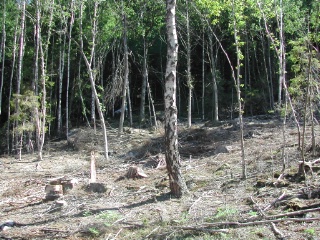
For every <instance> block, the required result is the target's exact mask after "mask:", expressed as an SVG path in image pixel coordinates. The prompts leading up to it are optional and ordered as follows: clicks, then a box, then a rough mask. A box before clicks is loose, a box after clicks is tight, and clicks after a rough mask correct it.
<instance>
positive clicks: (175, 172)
mask: <svg viewBox="0 0 320 240" xmlns="http://www.w3.org/2000/svg"><path fill="white" fill-rule="evenodd" d="M166 2H167V9H166V10H167V13H166V28H167V65H166V75H165V94H164V101H165V146H166V163H167V170H168V174H169V181H170V189H171V193H172V194H173V195H174V196H176V197H182V196H183V195H184V194H186V193H187V192H188V189H187V186H186V184H185V181H184V179H183V177H182V174H181V171H180V156H179V149H178V129H177V106H176V74H177V70H176V68H177V61H178V37H177V31H176V21H175V14H176V0H167V1H166Z"/></svg>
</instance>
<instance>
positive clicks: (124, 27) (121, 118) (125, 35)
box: [119, 14, 129, 134]
mask: <svg viewBox="0 0 320 240" xmlns="http://www.w3.org/2000/svg"><path fill="white" fill-rule="evenodd" d="M123 47H124V79H123V90H122V103H121V115H120V123H119V134H121V133H122V132H123V122H124V115H125V111H126V104H127V103H126V95H127V86H128V76H129V69H128V45H127V19H126V15H125V14H124V15H123Z"/></svg>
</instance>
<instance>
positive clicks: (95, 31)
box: [80, 2, 109, 160]
mask: <svg viewBox="0 0 320 240" xmlns="http://www.w3.org/2000/svg"><path fill="white" fill-rule="evenodd" d="M82 11H83V2H81V5H80V51H81V54H82V57H83V59H84V61H85V64H86V66H87V69H88V74H89V80H90V84H91V89H92V93H93V94H94V98H95V101H96V106H97V110H98V114H99V118H100V121H101V126H102V131H103V138H104V157H105V159H106V160H109V156H108V138H107V129H106V124H105V120H104V115H103V112H102V109H101V104H100V100H99V96H98V93H97V90H96V86H95V81H94V79H95V75H94V71H95V69H92V66H91V64H92V59H93V53H94V51H95V46H96V45H95V44H96V34H97V11H98V2H95V3H94V16H93V26H92V27H93V29H92V33H93V35H92V49H91V56H90V62H89V60H88V58H87V56H86V54H85V52H84V49H83V36H82V35H83V32H82Z"/></svg>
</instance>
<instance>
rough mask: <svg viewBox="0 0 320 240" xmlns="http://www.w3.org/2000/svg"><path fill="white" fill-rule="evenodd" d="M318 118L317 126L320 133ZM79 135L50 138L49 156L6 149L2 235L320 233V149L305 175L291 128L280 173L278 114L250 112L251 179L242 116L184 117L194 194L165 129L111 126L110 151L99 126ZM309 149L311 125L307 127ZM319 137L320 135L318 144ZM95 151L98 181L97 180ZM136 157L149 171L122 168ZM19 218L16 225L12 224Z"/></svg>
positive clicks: (0, 186) (183, 148)
mask: <svg viewBox="0 0 320 240" xmlns="http://www.w3.org/2000/svg"><path fill="white" fill-rule="evenodd" d="M319 132H320V127H319V126H316V135H317V136H319ZM72 134H73V138H72V139H73V140H72V142H71V143H70V142H69V143H67V141H66V140H56V141H51V142H49V143H48V144H47V145H46V149H45V152H44V160H43V161H41V162H37V161H36V159H37V156H36V155H35V154H25V155H23V156H22V161H18V160H17V159H15V158H13V157H8V156H2V157H1V158H0V171H1V175H0V180H1V181H0V225H1V224H2V225H1V227H0V230H1V229H2V231H0V239H130V240H132V239H247V240H250V239H252V240H253V239H320V224H319V220H320V211H319V209H320V200H319V199H320V171H319V170H320V166H319V165H320V163H319V162H317V161H315V160H317V159H318V158H319V155H320V152H319V151H320V148H319V147H317V151H316V154H315V155H312V154H311V152H309V151H307V153H306V160H307V161H308V162H312V161H315V162H314V164H313V165H312V166H311V168H312V171H311V170H310V168H306V173H307V177H306V179H305V178H304V177H303V176H301V175H298V174H297V173H298V170H299V161H300V160H301V154H300V151H298V146H297V143H298V141H297V138H298V136H297V130H296V128H295V127H294V126H293V125H292V126H288V127H287V133H286V138H287V140H286V146H285V161H286V165H287V168H286V170H285V174H284V176H283V177H282V178H281V179H278V178H279V176H280V174H281V169H282V164H283V160H282V158H281V155H282V145H283V138H282V126H281V121H280V120H278V119H275V118H258V117H255V118H246V119H245V153H246V162H247V172H248V179H247V180H246V181H244V180H242V179H241V172H242V170H241V149H240V141H239V127H238V126H237V124H236V123H235V122H223V123H220V124H219V125H212V124H211V123H210V122H207V123H204V122H202V123H201V122H199V123H196V124H194V125H193V127H192V128H191V129H188V128H186V127H185V125H184V123H179V144H180V154H181V160H182V167H181V169H182V173H183V176H184V178H185V180H186V182H187V186H188V188H189V190H190V194H189V195H188V196H185V197H183V198H181V199H176V198H174V197H172V196H171V195H170V190H169V188H168V178H167V173H166V168H165V163H164V146H163V137H162V136H163V129H160V130H157V131H155V130H152V129H135V128H126V129H125V133H124V134H123V135H122V136H118V135H117V129H116V127H115V126H114V127H112V126H109V128H108V141H109V149H110V160H109V161H105V160H103V152H102V150H103V149H102V145H103V144H101V141H102V133H101V132H100V131H99V128H98V129H97V133H96V134H95V133H94V131H93V130H92V129H89V128H79V129H75V130H74V131H73V132H72ZM306 136H308V137H307V138H306V149H307V150H308V149H310V146H311V139H310V137H309V136H311V134H310V129H309V127H308V129H307V132H306ZM319 142H320V139H319V137H317V143H319ZM92 151H94V152H95V155H94V156H95V159H96V161H97V164H96V165H97V166H96V169H97V183H98V184H97V185H98V186H99V187H97V188H90V187H88V186H89V180H90V159H91V158H92V156H91V152H92ZM132 166H137V167H139V168H141V169H142V170H143V171H144V173H145V174H146V175H147V176H148V177H146V178H137V179H132V178H127V177H125V176H126V174H127V172H128V170H129V168H130V167H132ZM57 178H58V179H59V178H60V180H61V178H62V179H64V180H66V181H67V180H71V179H72V180H74V181H75V184H74V186H73V188H72V189H69V190H68V191H66V192H65V193H64V194H63V196H61V197H60V198H59V199H57V200H46V192H45V188H46V186H47V185H48V183H50V182H51V183H52V181H53V179H57ZM9 220H12V221H13V223H12V225H14V227H7V226H6V225H10V221H9Z"/></svg>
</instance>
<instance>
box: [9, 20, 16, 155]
mask: <svg viewBox="0 0 320 240" xmlns="http://www.w3.org/2000/svg"><path fill="white" fill-rule="evenodd" d="M17 23H18V17H17V18H16V27H15V31H14V37H13V49H12V69H11V74H10V80H9V82H10V83H9V85H10V86H9V95H8V99H9V101H8V119H7V150H8V154H10V150H11V148H10V127H11V105H10V104H11V96H12V85H13V84H12V82H13V76H14V72H15V68H16V55H17V41H18V27H17V26H18V24H17Z"/></svg>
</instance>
